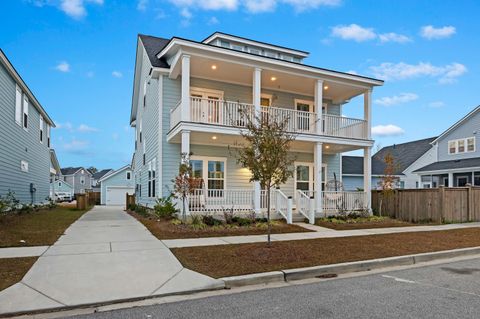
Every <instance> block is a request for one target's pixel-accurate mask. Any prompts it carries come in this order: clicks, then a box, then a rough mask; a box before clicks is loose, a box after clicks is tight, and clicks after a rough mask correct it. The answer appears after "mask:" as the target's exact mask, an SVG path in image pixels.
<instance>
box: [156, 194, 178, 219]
mask: <svg viewBox="0 0 480 319" xmlns="http://www.w3.org/2000/svg"><path fill="white" fill-rule="evenodd" d="M153 213H154V214H155V216H157V217H158V218H165V219H172V218H173V217H174V216H175V214H176V213H177V209H176V208H175V204H174V203H173V201H172V196H168V197H163V198H159V199H157V202H156V204H155V206H154V207H153Z"/></svg>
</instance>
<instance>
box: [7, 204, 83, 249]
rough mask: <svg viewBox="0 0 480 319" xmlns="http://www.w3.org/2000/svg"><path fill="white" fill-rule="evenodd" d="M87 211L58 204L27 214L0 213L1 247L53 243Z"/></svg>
mask: <svg viewBox="0 0 480 319" xmlns="http://www.w3.org/2000/svg"><path fill="white" fill-rule="evenodd" d="M86 211H87V210H77V209H76V208H74V207H71V206H70V207H62V206H58V207H56V208H54V209H51V210H48V209H42V210H40V211H38V212H32V213H26V214H6V215H0V247H21V246H43V245H52V244H53V243H54V242H55V241H56V240H57V239H58V238H59V237H60V236H61V235H62V234H63V233H64V231H65V229H67V228H68V226H70V225H71V224H72V223H73V222H74V221H76V220H77V219H78V218H79V217H80V216H82V215H83V214H84V213H85V212H86ZM21 241H25V242H24V243H23V242H21Z"/></svg>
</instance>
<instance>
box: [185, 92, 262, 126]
mask: <svg viewBox="0 0 480 319" xmlns="http://www.w3.org/2000/svg"><path fill="white" fill-rule="evenodd" d="M190 108H191V112H190V116H191V121H192V122H198V123H208V124H218V125H225V126H235V127H245V126H246V124H247V122H246V120H245V118H244V116H243V114H242V113H246V114H247V115H249V116H252V115H253V114H254V112H255V108H254V106H253V105H252V104H247V103H239V102H232V101H224V100H215V99H204V98H198V97H190Z"/></svg>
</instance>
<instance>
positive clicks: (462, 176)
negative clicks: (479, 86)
mask: <svg viewBox="0 0 480 319" xmlns="http://www.w3.org/2000/svg"><path fill="white" fill-rule="evenodd" d="M479 133H480V106H477V107H476V108H474V109H473V110H472V111H471V112H470V113H468V114H467V115H465V116H464V117H463V118H461V119H460V120H459V121H458V122H456V123H455V124H453V125H452V126H451V127H450V128H448V129H447V130H446V131H445V132H443V133H442V134H440V136H438V137H437V138H435V139H434V140H433V141H432V142H431V153H432V155H431V158H432V160H431V161H430V162H429V163H425V164H424V165H422V166H420V167H417V168H416V169H415V170H414V171H413V173H416V174H417V184H418V186H419V187H420V188H430V187H438V186H446V187H459V186H465V185H467V184H470V185H475V186H480V137H479V136H478V135H479ZM477 137H478V138H477Z"/></svg>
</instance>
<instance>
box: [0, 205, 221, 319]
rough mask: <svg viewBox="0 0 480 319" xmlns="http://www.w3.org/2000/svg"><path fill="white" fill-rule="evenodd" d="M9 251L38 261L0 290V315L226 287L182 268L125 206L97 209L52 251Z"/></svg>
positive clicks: (83, 219)
mask: <svg viewBox="0 0 480 319" xmlns="http://www.w3.org/2000/svg"><path fill="white" fill-rule="evenodd" d="M7 249H8V251H5V250H3V249H2V250H0V251H3V252H4V254H3V256H7V255H11V254H13V253H15V255H16V256H18V255H22V253H21V252H22V251H25V253H24V254H29V255H35V254H38V253H40V257H39V258H38V260H37V262H36V263H35V264H34V265H33V267H32V268H31V269H30V270H29V271H28V273H27V274H26V275H25V276H24V278H23V279H22V281H21V282H19V283H17V284H15V285H13V286H11V287H9V288H7V289H5V290H3V291H0V316H1V314H5V313H12V312H24V311H33V310H44V309H55V308H63V307H67V306H79V305H86V304H94V303H95V304H96V303H108V302H112V301H118V300H128V299H132V298H146V297H150V296H160V295H165V294H172V293H180V292H193V291H198V290H207V289H217V288H223V287H224V283H223V282H222V281H219V280H216V279H213V278H210V277H207V276H204V275H202V274H199V273H197V272H194V271H191V270H189V269H186V268H184V267H183V266H182V265H181V264H180V262H179V261H178V260H177V259H176V258H175V256H174V255H173V254H172V252H171V251H170V250H169V249H168V248H167V247H166V246H165V245H164V244H163V243H162V242H161V241H159V240H158V239H157V238H155V237H154V236H153V235H152V234H151V233H150V232H149V231H148V230H147V229H146V228H145V227H144V226H143V225H142V224H141V223H139V222H138V221H137V220H135V219H134V218H133V217H131V216H130V215H128V214H126V213H125V212H123V211H122V208H121V207H108V206H107V207H105V206H96V207H95V208H93V209H92V210H91V211H90V212H88V213H86V214H85V215H83V216H82V217H81V218H80V219H78V220H77V221H76V222H75V223H73V224H72V225H71V226H70V227H69V228H68V229H67V230H66V232H65V234H64V235H63V236H61V237H60V239H59V240H58V241H57V242H56V243H55V244H54V245H53V246H50V247H48V249H45V247H41V248H38V249H37V250H35V249H32V247H22V248H15V249H13V250H12V249H10V248H7ZM0 255H1V254H0Z"/></svg>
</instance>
